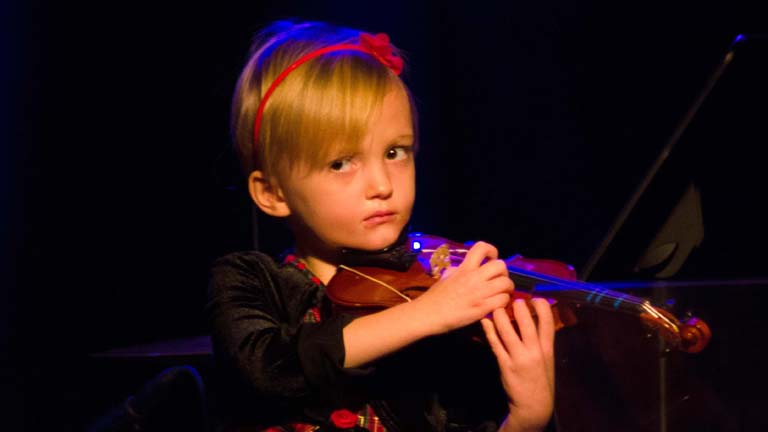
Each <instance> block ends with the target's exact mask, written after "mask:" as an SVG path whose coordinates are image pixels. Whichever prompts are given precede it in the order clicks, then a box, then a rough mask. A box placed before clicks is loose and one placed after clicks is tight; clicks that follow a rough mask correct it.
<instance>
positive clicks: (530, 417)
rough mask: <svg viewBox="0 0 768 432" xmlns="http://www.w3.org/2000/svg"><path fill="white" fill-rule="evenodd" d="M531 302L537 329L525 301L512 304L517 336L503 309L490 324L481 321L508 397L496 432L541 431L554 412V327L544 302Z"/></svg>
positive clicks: (494, 313) (549, 311) (498, 310)
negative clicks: (506, 409) (503, 416)
mask: <svg viewBox="0 0 768 432" xmlns="http://www.w3.org/2000/svg"><path fill="white" fill-rule="evenodd" d="M532 303H533V307H534V309H535V310H536V315H537V316H538V326H537V325H536V324H535V323H534V322H533V318H532V317H531V312H530V310H529V309H528V306H527V305H526V304H525V302H524V301H523V300H516V301H515V302H514V305H513V308H514V314H515V320H516V321H517V325H518V328H519V329H520V334H519V335H518V333H517V332H516V331H515V329H514V328H513V327H512V324H511V322H510V318H509V316H508V315H507V312H506V311H505V310H504V309H497V310H494V311H493V321H491V320H490V319H487V318H485V319H483V320H482V325H483V330H485V334H486V336H487V338H488V342H489V344H490V345H491V348H492V350H493V353H494V354H495V355H496V359H497V361H498V363H499V369H500V371H501V381H502V384H503V385H504V390H505V391H506V392H507V397H508V402H507V403H508V406H509V415H508V416H507V419H506V420H505V421H504V423H503V424H502V426H501V428H500V429H499V430H500V431H505V432H511V431H541V430H543V429H544V428H545V427H546V426H547V424H548V423H549V419H550V417H551V416H552V411H553V409H554V398H555V367H554V340H555V325H554V320H553V317H552V309H551V306H550V305H549V302H547V301H546V300H544V299H534V300H533V301H532Z"/></svg>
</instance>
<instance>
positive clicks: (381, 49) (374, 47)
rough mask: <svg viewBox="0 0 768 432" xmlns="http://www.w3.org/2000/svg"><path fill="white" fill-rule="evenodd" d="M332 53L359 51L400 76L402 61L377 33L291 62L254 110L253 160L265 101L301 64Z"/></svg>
mask: <svg viewBox="0 0 768 432" xmlns="http://www.w3.org/2000/svg"><path fill="white" fill-rule="evenodd" d="M334 51H360V52H364V53H367V54H370V55H372V56H373V57H375V58H376V60H378V61H379V62H381V64H383V65H384V66H386V67H388V68H390V69H391V70H392V72H394V73H395V75H400V72H402V71H403V59H402V58H401V57H400V56H398V55H397V54H395V53H394V52H393V50H392V46H391V45H390V44H389V36H387V35H386V34H384V33H379V34H377V35H376V36H373V35H371V34H368V33H360V36H359V40H358V43H357V45H355V44H338V45H331V46H327V47H324V48H320V49H317V50H315V51H312V52H310V53H309V54H306V55H304V56H302V57H301V58H299V59H298V60H296V61H295V62H293V63H292V64H291V65H290V66H288V67H287V68H285V70H284V71H283V72H282V73H281V74H280V75H278V76H277V78H275V81H274V82H272V85H270V86H269V88H268V89H267V91H266V93H264V96H263V97H262V98H261V102H259V108H258V109H257V110H256V119H255V120H254V122H253V159H254V161H255V160H256V146H257V144H258V143H259V129H260V128H261V117H262V116H263V115H264V107H265V106H266V105H267V100H268V99H269V97H270V96H271V95H272V93H273V92H274V91H275V89H276V88H277V86H278V85H280V83H281V82H282V81H283V80H284V79H285V77H286V76H288V74H289V73H291V72H292V71H293V70H294V69H296V68H297V67H299V66H301V65H302V64H303V63H305V62H307V61H309V60H312V59H313V58H315V57H318V56H321V55H323V54H326V53H329V52H334Z"/></svg>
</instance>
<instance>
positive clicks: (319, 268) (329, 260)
mask: <svg viewBox="0 0 768 432" xmlns="http://www.w3.org/2000/svg"><path fill="white" fill-rule="evenodd" d="M296 257H297V258H298V259H300V260H301V261H303V262H304V263H305V264H306V265H307V267H308V268H309V270H310V271H311V272H312V273H314V275H315V276H317V277H318V278H319V279H320V280H321V281H323V283H324V284H326V285H327V284H328V282H329V281H330V280H331V278H332V277H333V276H334V275H335V274H336V268H337V267H338V262H339V254H338V253H337V252H330V251H327V252H317V251H314V250H312V249H311V248H307V247H306V246H305V245H301V244H297V245H296Z"/></svg>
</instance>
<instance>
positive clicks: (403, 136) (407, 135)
mask: <svg viewBox="0 0 768 432" xmlns="http://www.w3.org/2000/svg"><path fill="white" fill-rule="evenodd" d="M410 138H413V134H402V135H398V136H396V137H394V138H393V139H392V141H399V140H403V139H410Z"/></svg>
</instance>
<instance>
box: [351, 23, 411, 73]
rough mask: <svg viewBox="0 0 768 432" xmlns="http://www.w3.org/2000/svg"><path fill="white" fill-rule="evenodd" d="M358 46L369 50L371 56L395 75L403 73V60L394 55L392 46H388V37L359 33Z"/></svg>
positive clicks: (380, 34) (381, 34) (382, 34)
mask: <svg viewBox="0 0 768 432" xmlns="http://www.w3.org/2000/svg"><path fill="white" fill-rule="evenodd" d="M360 46H362V47H364V48H365V49H366V50H369V51H370V53H371V54H373V55H374V56H376V58H377V59H378V60H379V61H380V62H382V63H383V64H385V65H387V67H389V68H390V69H392V72H394V73H395V75H400V72H402V71H403V59H402V58H401V57H400V56H398V55H397V54H395V53H394V52H393V50H392V45H390V44H389V36H387V35H386V34H384V33H379V34H377V35H376V36H374V35H372V34H369V33H360Z"/></svg>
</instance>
